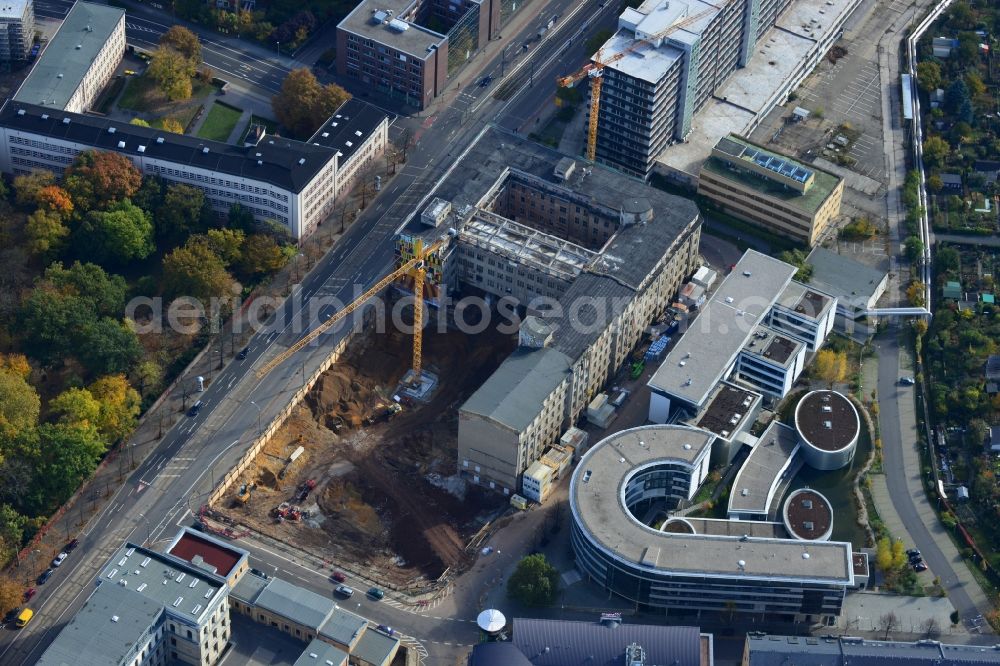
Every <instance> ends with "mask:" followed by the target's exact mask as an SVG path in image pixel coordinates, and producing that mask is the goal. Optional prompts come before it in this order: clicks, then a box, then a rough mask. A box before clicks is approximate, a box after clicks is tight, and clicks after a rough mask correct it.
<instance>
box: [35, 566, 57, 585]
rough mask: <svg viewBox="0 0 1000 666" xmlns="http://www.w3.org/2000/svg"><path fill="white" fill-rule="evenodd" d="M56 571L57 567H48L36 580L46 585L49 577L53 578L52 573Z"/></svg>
mask: <svg viewBox="0 0 1000 666" xmlns="http://www.w3.org/2000/svg"><path fill="white" fill-rule="evenodd" d="M55 572H56V570H55V569H46V570H45V571H43V572H42V575H41V576H39V577H38V578H37V579H36V580H35V582H36V583H38V584H39V585H45V582H46V581H47V580H48V579H49V578H52V574H54V573H55Z"/></svg>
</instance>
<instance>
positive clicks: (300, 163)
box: [299, 157, 306, 166]
mask: <svg viewBox="0 0 1000 666" xmlns="http://www.w3.org/2000/svg"><path fill="white" fill-rule="evenodd" d="M305 163H306V158H304V157H300V158H299V166H302V165H303V164H305Z"/></svg>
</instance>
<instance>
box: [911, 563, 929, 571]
mask: <svg viewBox="0 0 1000 666" xmlns="http://www.w3.org/2000/svg"><path fill="white" fill-rule="evenodd" d="M913 570H914V571H927V565H926V564H924V563H923V562H917V563H916V564H914V565H913Z"/></svg>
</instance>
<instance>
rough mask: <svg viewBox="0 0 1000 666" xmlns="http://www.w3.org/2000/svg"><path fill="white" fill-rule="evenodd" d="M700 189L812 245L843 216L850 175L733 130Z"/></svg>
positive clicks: (728, 208) (749, 218) (747, 217)
mask: <svg viewBox="0 0 1000 666" xmlns="http://www.w3.org/2000/svg"><path fill="white" fill-rule="evenodd" d="M698 194H700V195H701V196H703V197H705V198H706V199H707V200H708V201H710V202H711V203H712V204H714V205H715V206H717V207H718V208H720V209H721V210H723V211H724V212H726V213H728V214H730V215H732V216H734V217H737V218H739V219H741V220H743V221H745V222H749V223H751V224H754V225H757V226H759V227H761V228H763V229H765V230H767V231H769V232H771V233H774V234H777V235H779V236H783V237H785V238H789V239H791V240H793V241H795V242H798V243H803V244H805V245H807V246H810V247H811V246H813V245H815V244H816V243H817V242H818V240H819V238H820V236H821V234H822V233H823V231H824V230H825V229H826V228H827V227H828V226H829V225H830V224H831V223H832V222H833V221H835V220H836V219H837V216H838V215H840V201H841V198H842V197H843V194H844V179H843V178H840V177H839V176H837V175H835V174H833V173H830V172H827V171H824V170H822V169H818V168H816V167H814V166H811V165H810V166H805V165H804V164H802V163H801V162H798V161H797V160H795V159H794V158H792V157H789V156H787V155H782V154H780V153H776V152H774V151H772V150H769V149H765V148H763V147H761V146H758V145H756V144H754V143H751V142H750V141H748V140H747V139H745V138H743V137H740V136H737V135H735V134H730V135H729V136H728V137H724V138H722V139H720V140H719V142H718V143H717V144H716V145H715V148H713V149H712V155H711V157H709V159H708V160H707V161H706V162H705V164H704V165H703V166H702V169H701V173H700V174H699V177H698Z"/></svg>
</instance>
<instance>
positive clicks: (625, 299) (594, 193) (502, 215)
mask: <svg viewBox="0 0 1000 666" xmlns="http://www.w3.org/2000/svg"><path fill="white" fill-rule="evenodd" d="M433 195H434V197H435V198H434V199H432V201H431V203H430V205H429V206H428V207H427V208H426V209H425V210H424V211H422V214H421V216H420V224H419V225H417V226H419V227H421V229H419V230H418V231H416V232H413V233H406V234H403V235H401V236H400V239H399V242H398V251H399V255H400V259H401V260H405V259H406V258H407V257H408V256H409V253H410V252H411V250H412V247H413V245H414V243H415V241H416V240H418V238H422V239H424V240H425V241H427V242H430V241H431V240H432V239H437V238H439V237H442V236H446V237H447V238H448V243H447V244H446V245H445V246H444V247H443V248H442V249H441V250H440V251H439V252H438V253H437V256H436V257H434V258H433V259H432V260H431V261H429V262H428V282H429V285H428V288H426V291H425V293H427V294H429V295H430V297H431V302H432V303H433V299H434V297H435V295H439V294H444V293H448V292H455V291H457V292H462V293H464V294H470V293H471V294H479V295H483V296H485V297H486V298H487V299H488V300H490V301H491V302H494V303H500V302H501V301H503V303H505V304H507V305H509V306H510V308H511V309H512V310H516V311H517V312H518V313H519V314H520V315H521V317H522V319H521V320H520V328H519V340H520V346H519V348H518V349H517V351H515V352H514V353H513V354H512V355H511V356H510V357H509V358H508V359H507V360H506V361H505V362H504V363H503V364H502V365H501V366H500V368H499V369H498V370H497V371H496V373H494V375H493V376H492V377H490V379H489V380H487V381H486V383H485V384H484V385H483V386H482V387H480V389H479V390H478V391H476V393H475V394H473V395H472V397H471V398H470V399H469V400H468V401H467V402H466V403H465V404H464V405H463V406H462V408H461V410H460V412H459V433H458V458H459V460H458V466H459V471H460V472H461V473H462V474H463V475H464V476H465V477H466V478H468V480H470V481H472V482H474V483H479V484H483V485H486V486H488V487H492V488H494V489H496V490H498V491H500V492H504V493H514V492H517V491H518V489H519V488H520V482H521V475H522V474H523V473H524V471H525V469H527V468H528V467H529V466H530V465H531V463H533V462H534V461H536V460H538V459H539V458H540V457H541V456H542V454H543V453H544V451H545V448H546V447H547V446H549V445H551V444H553V443H554V442H556V440H558V439H559V435H560V433H561V432H562V431H564V430H565V429H566V428H567V427H569V426H571V425H572V424H573V423H574V422H575V421H576V420H577V419H578V418H579V416H580V415H581V414H582V413H583V412H584V410H585V409H586V407H587V404H588V403H589V402H590V401H591V400H592V399H593V398H594V396H595V395H596V394H597V393H598V392H600V390H601V389H602V388H603V386H604V385H605V384H606V383H607V381H608V380H609V378H610V377H611V376H612V375H613V373H614V372H615V371H616V370H617V369H618V368H619V367H620V366H621V365H622V364H623V363H624V362H625V361H626V360H627V359H628V357H629V354H630V353H631V351H632V350H633V348H634V347H635V345H636V344H637V343H638V342H639V341H640V339H641V337H642V335H643V331H644V330H645V328H646V327H647V326H648V325H649V324H650V323H651V322H652V321H653V319H654V318H655V317H656V316H658V315H659V314H661V313H662V312H663V310H664V309H665V307H666V306H667V305H668V304H669V302H670V298H671V297H672V295H673V294H674V293H675V292H676V291H677V288H678V287H679V286H680V284H681V281H682V280H683V278H684V277H686V276H687V275H689V274H690V273H691V272H692V271H693V270H694V269H695V268H696V262H697V258H698V244H699V241H700V236H701V218H700V216H699V213H698V209H697V207H696V206H695V205H694V204H693V203H692V202H690V201H688V200H687V199H682V198H680V197H676V196H673V195H668V194H666V193H664V192H661V191H659V190H654V189H652V188H650V187H648V186H647V185H645V184H644V183H643V182H642V181H639V180H636V179H633V178H630V177H628V176H624V175H622V174H620V173H617V172H614V171H611V170H609V169H606V168H603V167H600V166H597V167H592V168H591V167H587V168H583V167H582V166H579V165H577V164H576V163H575V162H574V161H573V160H572V159H570V158H568V157H565V156H563V155H561V154H560V153H557V152H556V151H554V150H551V149H549V148H545V147H543V146H540V145H537V144H535V143H532V142H530V141H526V140H524V139H521V138H519V137H517V136H515V135H512V134H508V133H506V132H504V131H502V130H500V129H497V128H489V129H487V130H484V132H483V133H482V134H481V135H480V136H479V138H478V139H477V141H476V142H475V144H474V145H473V146H472V147H471V148H470V150H469V151H468V152H467V153H466V154H465V155H464V156H463V157H462V158H461V161H460V162H459V163H458V165H457V166H456V168H455V169H453V171H452V175H450V176H449V177H447V178H445V180H444V181H443V182H441V183H440V184H439V185H438V187H437V188H436V189H435V191H434V193H433Z"/></svg>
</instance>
